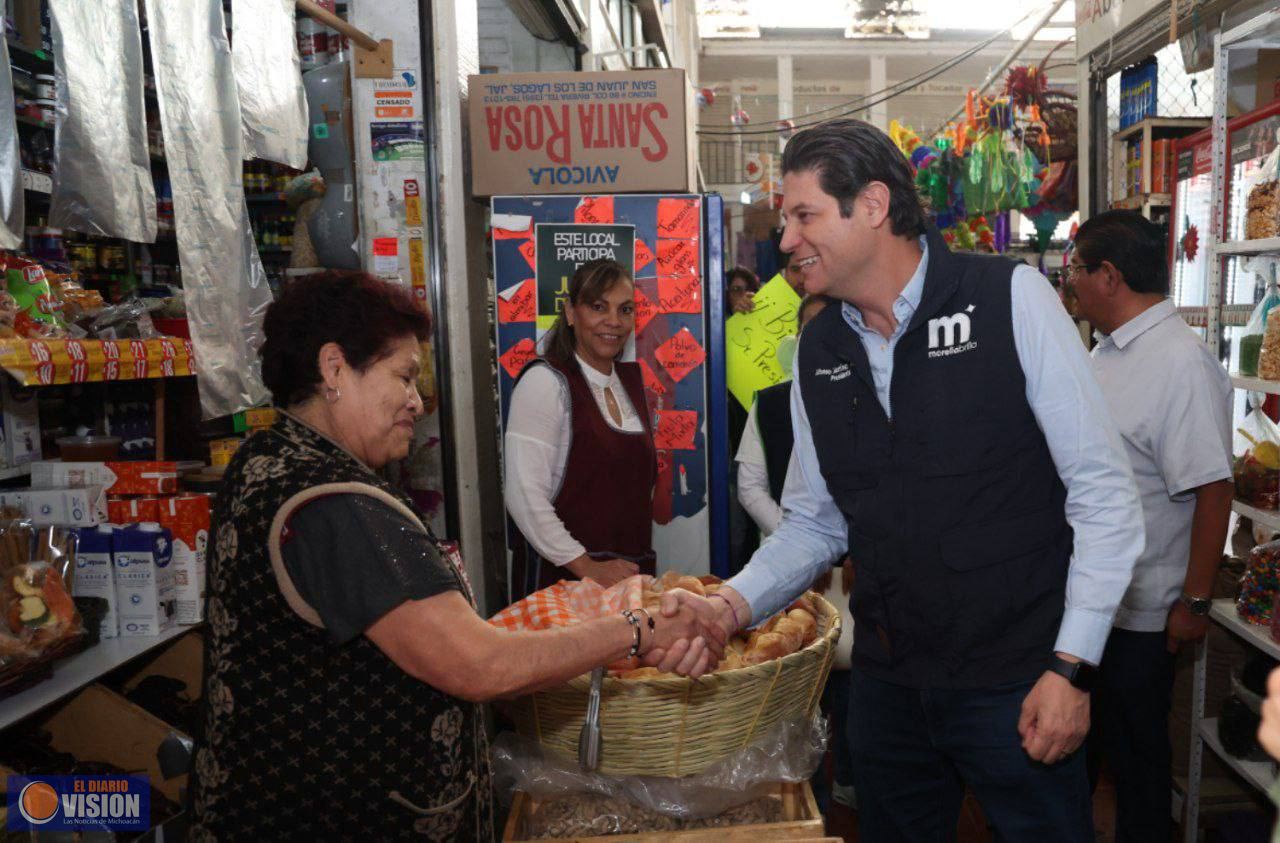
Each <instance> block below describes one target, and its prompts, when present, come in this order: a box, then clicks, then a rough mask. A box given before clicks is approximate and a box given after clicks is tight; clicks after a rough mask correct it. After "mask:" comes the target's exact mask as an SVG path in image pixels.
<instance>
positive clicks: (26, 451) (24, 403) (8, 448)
mask: <svg viewBox="0 0 1280 843" xmlns="http://www.w3.org/2000/svg"><path fill="white" fill-rule="evenodd" d="M0 405H3V410H4V419H3V427H4V462H5V465H6V466H10V467H14V466H19V465H26V464H27V463H30V462H35V461H36V460H38V459H40V457H41V451H40V409H39V406H38V404H37V403H36V391H35V390H34V389H28V388H26V387H21V386H18V385H17V383H16V382H15V381H14V380H13V378H11V377H9V376H8V375H5V374H3V373H0Z"/></svg>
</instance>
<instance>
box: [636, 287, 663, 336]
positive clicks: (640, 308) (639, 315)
mask: <svg viewBox="0 0 1280 843" xmlns="http://www.w3.org/2000/svg"><path fill="white" fill-rule="evenodd" d="M657 315H658V308H656V307H655V306H654V304H653V302H651V301H650V300H649V297H648V296H646V295H645V294H644V293H642V292H640V290H639V288H637V289H636V335H637V336H639V335H640V334H642V333H644V329H645V328H646V327H647V326H648V325H649V322H650V321H651V320H652V319H653V317H655V316H657Z"/></svg>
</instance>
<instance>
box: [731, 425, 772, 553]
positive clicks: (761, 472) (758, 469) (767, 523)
mask: <svg viewBox="0 0 1280 843" xmlns="http://www.w3.org/2000/svg"><path fill="white" fill-rule="evenodd" d="M744 438H745V437H744ZM738 456H739V457H741V456H742V451H741V450H739V451H738ZM738 503H740V504H742V508H743V509H745V510H746V511H747V514H748V515H750V516H751V520H752V521H754V522H756V526H757V527H759V528H760V532H761V533H763V534H764V535H766V536H767V535H769V534H771V533H772V532H773V531H774V530H776V529H778V525H779V524H781V523H782V507H781V506H780V505H779V504H778V502H777V501H775V500H774V499H773V496H772V495H770V494H769V472H768V471H767V470H766V469H765V467H764V465H762V464H759V463H754V462H742V461H741V460H739V462H738Z"/></svg>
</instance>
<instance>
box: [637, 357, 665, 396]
mask: <svg viewBox="0 0 1280 843" xmlns="http://www.w3.org/2000/svg"><path fill="white" fill-rule="evenodd" d="M640 373H641V374H642V375H644V388H645V389H647V390H649V391H650V392H652V393H654V394H656V395H666V394H667V388H666V387H665V386H663V385H662V381H660V380H658V376H657V375H655V374H654V373H653V369H652V368H650V366H649V362H648V361H647V360H645V359H644V358H643V357H641V358H640Z"/></svg>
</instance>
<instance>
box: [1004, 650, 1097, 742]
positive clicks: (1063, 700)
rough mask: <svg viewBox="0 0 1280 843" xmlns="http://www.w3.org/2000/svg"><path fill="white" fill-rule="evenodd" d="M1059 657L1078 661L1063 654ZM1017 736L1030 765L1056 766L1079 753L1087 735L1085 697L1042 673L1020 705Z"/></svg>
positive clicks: (1063, 680)
mask: <svg viewBox="0 0 1280 843" xmlns="http://www.w3.org/2000/svg"><path fill="white" fill-rule="evenodd" d="M1059 655H1060V656H1062V658H1064V659H1067V660H1068V661H1079V659H1077V658H1075V657H1074V656H1069V655H1067V654H1065V653H1059ZM1018 734H1019V735H1021V736H1022V748H1023V749H1024V750H1025V751H1026V753H1027V755H1029V756H1030V757H1031V760H1032V761H1040V762H1042V763H1044V764H1057V763H1058V762H1059V761H1061V760H1062V759H1064V758H1066V757H1067V756H1068V755H1070V754H1071V753H1073V752H1075V751H1076V750H1077V749H1079V748H1080V745H1081V744H1082V743H1084V739H1085V736H1086V735H1088V734H1089V695H1088V694H1086V693H1085V692H1084V691H1081V690H1080V689H1079V688H1077V687H1075V686H1074V685H1072V684H1071V683H1070V682H1068V681H1067V680H1066V678H1065V677H1062V676H1059V675H1058V674H1056V673H1053V672H1051V671H1045V673H1044V675H1043V676H1041V677H1040V681H1038V682H1036V684H1035V687H1033V688H1032V689H1031V693H1029V694H1027V698H1026V699H1025V700H1023V701H1022V716H1021V717H1019V718H1018Z"/></svg>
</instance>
